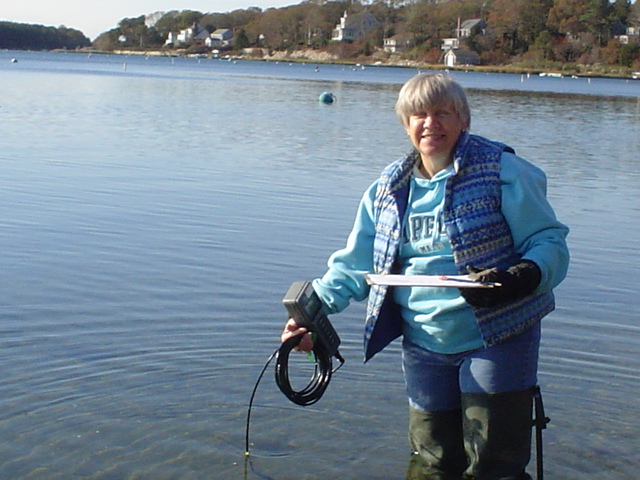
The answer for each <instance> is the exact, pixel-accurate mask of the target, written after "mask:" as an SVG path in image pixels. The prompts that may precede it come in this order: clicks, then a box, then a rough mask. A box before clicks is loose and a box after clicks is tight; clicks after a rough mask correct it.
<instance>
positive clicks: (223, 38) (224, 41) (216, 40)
mask: <svg viewBox="0 0 640 480" xmlns="http://www.w3.org/2000/svg"><path fill="white" fill-rule="evenodd" d="M232 39H233V30H231V29H229V28H218V29H217V30H215V31H214V32H213V33H212V34H211V35H209V37H208V38H207V39H206V40H205V41H204V44H205V45H206V46H207V47H209V48H224V47H228V46H230V45H231V41H232Z"/></svg>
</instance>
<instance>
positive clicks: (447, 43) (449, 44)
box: [440, 38, 460, 51]
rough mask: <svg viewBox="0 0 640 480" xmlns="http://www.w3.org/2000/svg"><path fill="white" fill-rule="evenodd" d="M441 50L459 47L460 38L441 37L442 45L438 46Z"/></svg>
mask: <svg viewBox="0 0 640 480" xmlns="http://www.w3.org/2000/svg"><path fill="white" fill-rule="evenodd" d="M440 48H441V49H442V50H445V51H446V50H452V49H453V50H455V49H456V48H460V39H459V38H443V39H442V46H441V47H440Z"/></svg>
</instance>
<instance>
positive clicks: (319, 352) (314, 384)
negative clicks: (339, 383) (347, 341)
mask: <svg viewBox="0 0 640 480" xmlns="http://www.w3.org/2000/svg"><path fill="white" fill-rule="evenodd" d="M301 340H302V335H297V336H295V337H291V338H289V339H287V340H285V341H284V342H283V343H282V345H281V346H280V348H279V349H278V353H277V357H276V384H277V385H278V388H280V391H281V392H282V393H284V395H285V396H286V397H287V398H288V399H289V400H291V401H292V402H293V403H295V404H297V405H301V406H303V407H306V406H308V405H313V404H314V403H316V402H317V401H318V400H320V398H321V397H322V395H323V394H324V392H325V390H326V389H327V387H328V386H329V382H330V381H331V375H332V374H333V373H334V372H336V371H337V370H338V369H339V368H340V367H341V366H342V365H343V364H344V358H342V355H340V352H338V351H336V353H335V357H336V358H337V359H338V360H339V361H340V365H338V366H337V367H336V369H335V370H332V361H331V357H332V355H331V353H329V350H328V349H327V347H326V346H325V344H324V343H323V342H322V341H320V339H316V340H315V341H314V342H313V350H312V352H313V356H314V357H315V361H316V365H315V371H314V374H313V376H312V377H311V380H310V382H309V384H308V385H307V386H306V387H305V388H303V389H302V390H300V391H295V390H293V388H292V387H291V383H290V382H289V353H291V350H293V349H294V348H295V347H297V346H298V344H299V343H300V341H301Z"/></svg>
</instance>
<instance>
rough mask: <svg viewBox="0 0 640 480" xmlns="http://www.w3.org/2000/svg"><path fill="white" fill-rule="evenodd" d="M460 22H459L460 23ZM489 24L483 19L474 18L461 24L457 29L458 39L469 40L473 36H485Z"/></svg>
mask: <svg viewBox="0 0 640 480" xmlns="http://www.w3.org/2000/svg"><path fill="white" fill-rule="evenodd" d="M458 22H459V21H458ZM486 28H487V24H486V22H485V21H484V20H482V19H481V18H472V19H471V20H465V21H464V22H462V24H460V26H459V27H458V29H457V32H456V35H457V36H458V38H468V37H470V36H471V35H472V34H483V33H485V29H486Z"/></svg>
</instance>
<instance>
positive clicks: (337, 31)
mask: <svg viewBox="0 0 640 480" xmlns="http://www.w3.org/2000/svg"><path fill="white" fill-rule="evenodd" d="M377 28H380V22H378V20H377V19H376V17H374V16H373V14H372V13H371V12H368V11H366V10H365V11H364V12H362V13H353V14H351V15H349V14H347V12H344V15H343V16H342V18H340V23H339V24H338V25H336V28H334V29H333V32H332V33H331V40H333V41H334V42H342V41H353V40H356V39H358V38H360V37H363V36H365V35H367V34H369V33H371V32H373V31H374V30H375V29H377Z"/></svg>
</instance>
